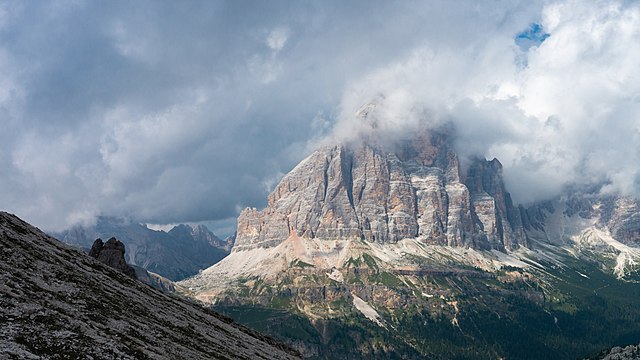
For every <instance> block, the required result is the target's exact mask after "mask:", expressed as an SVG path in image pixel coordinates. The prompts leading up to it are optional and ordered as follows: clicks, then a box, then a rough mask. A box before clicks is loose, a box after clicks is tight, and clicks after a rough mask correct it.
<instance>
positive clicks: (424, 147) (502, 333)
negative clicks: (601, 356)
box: [179, 106, 640, 359]
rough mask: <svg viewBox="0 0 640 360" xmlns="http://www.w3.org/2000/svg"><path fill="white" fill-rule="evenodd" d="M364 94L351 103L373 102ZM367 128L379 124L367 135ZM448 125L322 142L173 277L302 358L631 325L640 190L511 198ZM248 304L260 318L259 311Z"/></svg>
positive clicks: (608, 336)
mask: <svg viewBox="0 0 640 360" xmlns="http://www.w3.org/2000/svg"><path fill="white" fill-rule="evenodd" d="M374 108H375V107H371V106H370V107H365V108H363V109H364V110H366V111H362V112H361V113H360V114H359V116H361V117H362V121H365V122H369V123H370V124H371V125H372V131H374V132H375V121H373V120H375V119H373V120H372V119H370V118H369V117H370V116H371V114H372V111H374ZM374 135H375V134H374ZM454 140H455V129H452V128H451V127H449V126H442V127H436V128H430V129H425V130H424V131H422V132H416V133H413V134H409V135H407V137H406V138H404V139H401V140H399V141H395V142H390V141H384V139H380V138H378V137H376V136H370V137H369V138H365V139H360V140H354V141H350V142H345V143H339V144H334V145H329V146H324V147H322V148H320V149H318V150H316V151H315V152H314V153H312V154H311V155H310V156H308V157H307V158H306V159H304V160H303V161H302V162H301V163H300V164H298V165H297V166H296V167H295V168H294V169H293V170H292V171H291V172H290V173H289V174H287V175H286V176H284V178H283V179H282V180H281V182H280V183H279V184H278V185H277V186H276V188H275V189H274V190H273V192H272V193H271V194H270V195H269V197H268V205H267V207H266V208H265V209H263V210H260V211H259V210H256V209H245V210H244V211H243V212H242V213H241V214H240V216H239V218H238V229H237V237H236V241H235V245H234V247H233V249H232V251H231V254H230V255H229V256H227V257H226V258H225V259H223V260H222V261H221V262H219V263H217V264H215V265H214V266H212V267H210V268H208V269H206V270H204V271H202V272H201V273H199V274H198V275H195V276H194V277H192V278H189V279H186V280H184V281H181V282H179V285H181V286H182V287H184V288H185V289H188V291H189V292H190V295H192V296H194V297H195V298H197V299H199V300H201V301H204V302H207V303H210V304H211V305H212V306H213V307H214V308H216V309H219V310H220V311H223V312H225V313H226V314H228V315H230V316H233V317H234V318H236V319H237V320H238V321H242V322H245V323H246V324H250V325H251V326H254V327H255V328H257V329H260V330H263V331H266V332H269V333H271V334H273V335H274V336H278V337H280V338H281V339H283V340H285V341H288V342H289V343H290V344H291V345H292V346H296V347H297V349H299V350H300V351H301V352H302V353H303V354H304V355H305V356H308V357H311V358H321V359H325V358H330V359H340V358H359V357H365V358H381V359H382V358H405V359H419V358H425V357H426V358H441V359H455V358H459V359H469V358H486V359H495V358H502V357H504V358H527V359H535V358H538V359H565V358H577V357H580V356H586V355H588V354H589V353H594V352H595V351H598V350H599V349H603V348H607V347H611V346H612V345H614V344H621V343H633V342H636V341H637V339H638V336H640V307H638V299H639V298H640V287H639V286H638V284H637V282H638V280H640V272H639V270H640V265H639V264H640V247H638V246H640V203H639V202H638V201H637V200H635V199H631V198H627V197H620V196H614V195H606V194H600V193H599V192H598V189H573V190H571V191H569V190H568V191H567V193H566V194H565V195H563V196H561V197H558V198H557V199H554V200H552V201H546V202H541V203H536V204H529V205H528V206H518V205H516V204H514V203H513V201H512V199H511V196H510V194H509V193H508V192H507V191H506V189H505V186H504V184H503V180H502V165H501V164H500V162H499V161H498V160H497V159H493V160H490V161H488V160H485V159H479V158H475V159H465V162H464V166H462V165H461V160H460V159H459V158H458V155H457V154H456V152H455V146H454ZM257 319H259V320H257Z"/></svg>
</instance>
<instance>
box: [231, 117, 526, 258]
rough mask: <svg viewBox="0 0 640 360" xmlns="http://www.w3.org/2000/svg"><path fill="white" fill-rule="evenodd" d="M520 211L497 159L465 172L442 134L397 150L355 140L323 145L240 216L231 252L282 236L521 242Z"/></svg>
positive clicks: (490, 245)
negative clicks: (261, 205)
mask: <svg viewBox="0 0 640 360" xmlns="http://www.w3.org/2000/svg"><path fill="white" fill-rule="evenodd" d="M523 215H524V216H526V214H523V213H522V212H521V210H520V209H518V208H517V207H515V206H514V205H513V202H512V200H511V196H510V195H509V193H508V192H507V191H506V190H505V188H504V184H503V182H502V165H501V164H500V162H499V161H498V160H497V159H494V160H492V161H486V160H481V159H473V160H472V161H471V163H470V165H469V166H468V167H467V168H465V169H463V168H462V167H461V165H460V160H459V159H458V157H457V155H456V153H455V152H454V149H453V143H452V140H451V136H450V134H449V131H448V130H447V129H446V128H444V129H439V130H431V131H425V132H424V133H423V134H421V135H420V136H417V137H415V138H413V139H411V140H409V141H406V142H404V143H402V144H401V145H398V146H382V145H379V144H371V143H364V142H360V143H357V144H349V145H336V146H331V147H325V148H322V149H320V150H318V151H316V152H314V153H313V154H312V155H311V156H309V157H308V158H306V159H305V160H303V161H302V162H301V163H300V164H299V165H298V166H296V167H295V168H294V169H293V170H292V171H291V172H290V173H289V174H287V175H286V176H285V177H284V178H283V179H282V181H281V182H280V184H279V185H278V186H277V187H276V188H275V190H274V191H273V192H272V193H271V194H270V195H269V201H268V206H267V208H266V209H264V210H262V211H257V210H256V209H246V210H244V211H243V212H242V214H240V217H239V218H238V233H237V237H236V246H235V247H234V251H238V250H243V249H250V248H255V247H273V246H277V245H278V244H280V243H281V242H282V241H283V240H284V239H286V238H288V237H289V236H297V237H301V238H305V239H319V240H338V239H340V240H344V239H356V240H360V239H362V240H364V241H367V242H376V243H381V244H384V243H396V242H398V241H399V240H402V239H409V238H418V239H420V240H421V241H422V242H424V243H425V244H433V245H446V246H456V247H467V248H474V249H497V250H501V251H504V249H515V248H518V247H519V246H521V245H524V246H526V245H527V237H526V234H525V232H524V229H523V220H522V216H523Z"/></svg>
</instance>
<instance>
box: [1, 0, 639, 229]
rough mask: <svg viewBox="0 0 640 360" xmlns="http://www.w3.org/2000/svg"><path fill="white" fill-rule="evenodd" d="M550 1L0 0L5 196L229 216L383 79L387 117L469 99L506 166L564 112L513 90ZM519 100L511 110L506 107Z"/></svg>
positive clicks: (78, 207)
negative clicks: (532, 125)
mask: <svg viewBox="0 0 640 360" xmlns="http://www.w3.org/2000/svg"><path fill="white" fill-rule="evenodd" d="M568 6H569V5H568ZM542 7H543V6H542V4H539V3H530V2H517V1H502V2H499V3H492V4H487V5H484V4H481V3H477V2H472V1H469V2H464V1H463V2H455V3H454V2H447V1H433V2H424V1H415V2H414V1H398V2H388V1H357V2H355V1H354V2H343V1H304V2H302V1H277V2H272V1H270V2H266V1H198V2H196V1H173V2H171V1H162V2H159V1H148V2H146V1H135V2H118V1H110V2H85V1H50V2H44V1H42V2H6V3H0V119H1V121H2V127H3V129H4V131H3V132H2V133H0V141H1V145H0V166H2V168H3V169H5V171H3V173H2V174H1V175H0V204H2V208H4V209H7V210H10V211H14V212H16V213H18V214H19V215H21V216H24V217H25V218H26V219H28V220H29V221H32V222H34V223H35V224H36V225H39V226H42V227H44V228H46V229H51V230H56V229H60V228H63V227H66V226H68V225H70V224H73V223H77V222H83V221H91V220H92V219H93V218H94V216H95V215H98V214H104V215H115V216H128V217H131V218H133V219H135V220H138V221H144V222H151V223H156V224H163V223H175V222H182V221H192V222H195V221H213V222H216V221H219V222H223V223H225V224H226V222H225V221H227V220H225V219H228V218H232V217H234V216H235V215H236V214H237V213H238V211H239V210H240V209H241V208H243V207H245V206H256V207H261V206H264V205H265V199H266V194H267V192H268V190H269V189H270V188H271V187H272V186H273V185H274V184H275V183H276V182H277V181H278V180H279V178H280V176H281V175H282V173H284V172H287V171H288V170H289V169H290V168H292V167H293V166H294V165H295V163H297V162H298V161H299V160H300V159H302V158H303V157H304V156H305V155H306V154H307V153H308V151H309V150H310V147H312V145H309V144H313V143H316V142H317V141H319V140H320V139H322V138H324V137H325V136H327V134H332V136H336V134H341V133H342V134H341V135H344V134H343V133H344V132H345V131H346V132H349V133H350V132H353V131H355V130H354V129H353V127H351V126H350V125H349V115H348V114H352V113H353V111H354V108H355V109H357V107H359V106H360V105H362V104H363V103H365V102H367V101H369V100H370V99H371V98H373V97H375V96H378V95H380V94H384V95H386V96H387V99H389V100H388V102H387V104H386V105H388V106H387V107H386V108H387V111H386V112H385V114H386V116H388V118H389V119H391V120H392V121H391V122H390V124H391V126H396V127H401V128H411V123H412V121H414V120H415V119H414V118H415V116H414V115H415V114H414V113H413V112H412V111H408V109H416V104H417V103H419V104H421V105H425V104H426V103H429V108H430V113H431V114H440V113H442V114H443V117H453V118H458V119H468V118H470V116H469V114H478V115H479V116H477V117H476V118H481V119H485V120H486V121H487V123H488V124H492V125H491V126H492V127H490V129H494V130H495V129H502V130H501V131H502V132H504V133H505V136H506V137H507V139H504V138H500V137H497V136H496V132H495V131H490V130H483V129H485V128H484V127H482V126H480V125H477V123H476V125H474V126H471V122H469V124H470V126H469V127H468V128H469V129H471V128H476V129H478V133H479V134H480V135H482V134H484V135H482V136H480V137H479V138H478V139H476V140H474V141H469V144H473V150H474V151H476V150H477V151H479V152H481V153H482V154H485V155H491V154H494V153H497V154H502V155H505V156H506V157H507V158H508V161H507V162H510V163H512V164H514V165H513V166H511V167H509V164H508V163H507V164H505V171H506V172H508V169H509V168H512V169H515V170H518V169H521V167H522V166H524V164H525V161H524V159H529V160H530V164H537V161H539V160H540V157H539V156H538V157H536V156H534V155H535V154H531V153H527V154H524V155H522V154H520V155H517V151H516V150H513V146H515V145H514V144H516V143H517V141H520V140H519V139H521V138H522V136H523V133H526V130H523V127H526V126H525V125H523V124H526V123H527V121H530V119H531V116H534V117H535V116H538V115H539V116H545V119H546V117H549V116H550V115H549V114H555V113H558V112H557V111H556V112H553V111H551V110H553V109H551V110H549V111H546V112H544V114H542V113H541V114H533V115H532V114H529V113H527V112H526V111H522V109H523V108H527V109H530V108H535V106H534V105H533V103H532V101H534V100H536V98H535V97H533V96H529V97H525V98H524V99H520V101H518V100H517V99H514V98H513V96H512V95H513V94H512V92H510V91H511V90H513V88H515V89H518V91H520V93H526V92H527V91H529V92H531V93H534V92H535V86H534V85H536V84H535V83H534V82H528V83H527V84H526V85H527V86H528V87H523V86H522V84H519V83H518V81H519V80H518V78H517V77H514V76H513V74H511V73H508V71H510V70H511V69H512V67H513V66H515V65H514V64H515V63H516V62H515V60H514V59H517V56H516V55H518V54H515V53H514V51H516V49H517V46H516V45H515V43H514V37H515V36H516V35H517V34H518V33H521V32H522V31H524V30H526V29H527V27H528V26H529V25H530V24H537V23H540V24H542V25H543V26H544V30H545V31H549V32H550V33H551V37H549V39H547V40H546V41H545V42H544V43H542V45H540V44H538V45H540V46H539V48H540V49H543V48H544V47H546V46H549V47H550V48H552V46H553V42H552V41H559V40H554V38H556V39H560V40H561V39H563V37H562V36H556V34H554V31H553V29H556V31H557V32H559V33H562V31H560V30H563V28H562V27H558V25H557V24H554V23H553V21H554V20H553V19H554V17H553V16H551V15H553V14H551V10H549V9H548V8H549V7H547V8H545V9H546V10H545V11H547V13H546V14H547V15H545V16H546V20H545V21H542V20H541V17H543V15H544V12H541V11H542ZM569 7H570V6H569ZM552 10H553V9H552ZM585 11H586V10H585ZM559 13H562V11H559ZM587 13H588V11H587ZM549 14H551V15H549ZM576 16H577V17H579V16H583V17H584V16H586V15H585V14H578V15H576ZM543 20H544V19H543ZM570 21H571V19H569V22H570ZM558 29H559V30H558ZM564 30H567V29H564ZM564 30H563V31H564ZM567 31H570V29H569V30H567ZM548 43H551V44H552V45H548ZM505 44H506V45H505ZM536 49H537V48H536V47H532V50H529V55H526V54H525V55H522V54H520V55H518V56H528V59H527V62H528V64H529V66H530V67H531V69H532V70H531V72H530V73H529V74H530V75H531V76H534V75H535V73H534V72H535V71H545V68H544V66H542V65H540V64H543V63H544V59H545V57H544V56H542V55H540V54H541V53H542V50H541V51H538V50H536ZM516 70H517V69H516ZM495 74H497V75H495ZM496 79H497V80H496ZM398 84H402V86H398ZM495 84H498V85H499V86H502V87H501V88H500V91H498V90H496V89H494V90H495V91H494V93H501V94H503V95H504V94H506V95H504V96H503V98H501V99H500V101H498V102H496V101H493V100H492V101H489V100H487V99H484V100H483V94H486V89H487V87H491V86H494V85H495ZM510 89H511V90H510ZM492 91H493V90H492ZM501 91H502V92H501ZM438 94H439V95H438ZM509 96H512V97H511V98H510V97H509ZM418 98H419V99H418ZM444 98H447V99H449V100H451V99H456V102H455V103H449V102H447V101H444V100H442V99H444ZM485 98H486V97H485ZM418 100H419V101H418ZM494 100H495V99H494ZM522 104H525V105H526V106H525V105H522ZM527 104H528V105H527ZM621 111H622V110H621ZM629 111H630V112H631V113H632V114H635V112H634V111H635V110H633V109H631V110H629ZM494 114H495V116H494ZM512 116H513V118H515V119H517V121H518V123H516V124H510V123H509V122H508V121H507V120H506V119H507V118H509V117H512ZM558 119H560V120H559V122H560V124H561V125H562V126H565V129H570V127H567V125H566V121H567V120H566V119H565V118H562V117H558ZM460 121H466V120H460ZM507 125H508V126H507ZM622 128H624V126H622ZM540 129H549V128H548V127H547V128H545V127H544V126H540ZM546 131H547V132H549V133H551V130H546ZM541 134H542V133H541ZM544 134H547V133H544ZM544 134H542V135H540V136H543V135H544ZM467 135H470V134H467ZM485 135H486V136H485ZM545 136H546V135H545ZM552 138H553V137H549V138H545V139H552ZM549 141H551V140H549ZM578 143H579V144H582V143H580V142H578ZM509 146H511V147H509ZM505 148H507V149H509V151H507V150H504V149H505ZM496 149H497V150H496ZM575 149H576V147H571V148H570V149H568V150H569V151H574V150H575ZM560 150H561V149H558V151H557V152H558V153H561V152H562V151H560ZM462 151H468V152H471V149H470V148H469V149H462ZM525 155H526V156H525ZM518 156H519V157H518ZM518 159H520V161H519V160H518ZM593 161H599V160H598V159H593ZM504 162H505V161H503V163H504ZM554 164H555V163H554ZM554 166H555V165H554ZM558 166H559V165H558ZM543 173H544V172H543ZM509 174H517V176H515V175H514V176H512V175H509V176H511V178H517V177H518V176H526V175H527V173H526V171H520V170H518V171H513V172H511V173H509ZM568 177H571V176H570V174H563V179H564V178H568ZM559 183H562V181H559ZM554 184H555V183H554ZM515 188H517V186H515ZM227 222H228V221H227Z"/></svg>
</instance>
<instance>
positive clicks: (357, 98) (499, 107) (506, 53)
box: [335, 1, 640, 202]
mask: <svg viewBox="0 0 640 360" xmlns="http://www.w3.org/2000/svg"><path fill="white" fill-rule="evenodd" d="M542 25H543V27H544V30H545V31H547V32H548V33H550V37H549V38H548V39H547V40H546V41H544V42H543V43H542V44H541V45H540V46H539V47H532V48H531V49H530V51H529V53H528V54H525V56H527V57H528V65H527V66H526V67H524V68H522V67H520V66H519V65H518V59H519V58H521V57H522V56H523V55H522V54H519V51H521V50H519V49H518V48H517V47H516V46H515V45H514V42H513V36H514V34H512V33H504V32H501V31H496V32H495V33H484V34H483V33H481V34H478V36H477V37H476V38H475V39H474V41H472V42H470V44H469V45H468V46H467V47H464V48H460V49H450V50H444V51H443V50H439V51H434V50H432V48H433V45H432V44H426V45H424V46H422V47H421V48H420V49H418V50H415V51H414V52H413V53H412V54H411V55H410V56H409V57H408V58H407V59H404V60H401V61H399V62H396V63H394V64H391V65H389V66H386V67H384V68H382V69H380V70H376V71H374V72H372V73H371V74H370V75H368V76H366V77H364V78H363V79H360V80H359V81H358V82H356V83H355V84H354V85H353V86H352V87H351V88H349V89H348V90H347V91H346V92H345V94H344V96H343V100H342V106H343V112H342V115H341V121H340V122H339V123H338V124H337V126H336V131H335V133H336V134H337V136H344V135H345V134H346V135H347V136H353V134H357V133H358V132H359V131H363V130H362V127H361V126H360V125H359V124H358V120H357V119H355V118H354V116H353V113H354V112H355V110H356V109H357V107H358V106H359V104H362V103H365V102H367V101H368V100H369V99H376V98H377V99H378V100H377V102H378V103H379V104H378V106H377V109H376V114H375V116H376V118H377V121H378V128H379V129H381V130H382V131H383V132H384V133H385V134H391V135H392V134H393V133H394V132H396V133H397V132H406V131H414V130H415V129H416V128H417V127H419V126H422V122H425V121H426V122H429V123H436V124H437V123H439V122H442V121H449V120H453V122H454V123H455V124H456V125H457V128H458V131H459V135H460V138H459V141H458V144H459V148H460V151H461V152H462V154H463V155H473V154H480V155H484V156H486V157H489V158H492V157H494V156H495V157H498V158H499V159H500V160H501V161H502V163H503V165H504V167H505V175H506V180H507V183H508V185H509V187H510V189H511V190H512V191H513V192H514V195H515V197H516V199H517V200H520V201H523V202H526V201H532V200H536V199H540V198H547V197H551V196H554V195H556V194H558V193H559V191H560V190H561V189H562V188H563V187H564V186H565V185H567V184H572V183H578V184H582V183H593V182H602V181H609V182H611V184H610V185H609V186H608V187H607V189H608V190H609V191H619V192H622V193H625V194H636V195H637V194H638V193H640V189H639V188H638V180H637V179H638V178H640V173H639V170H640V165H639V164H640V163H639V162H638V160H640V159H638V157H639V155H640V151H639V150H640V148H639V145H637V144H639V143H638V141H637V139H638V138H639V137H640V136H639V135H638V134H639V133H638V131H639V128H640V102H639V101H638V94H640V71H638V59H640V4H638V3H628V2H625V3H623V2H618V1H611V2H582V1H562V2H557V3H549V4H547V5H546V6H545V7H544V9H543V12H542ZM523 27H524V26H523ZM380 95H382V96H380ZM380 99H382V100H380Z"/></svg>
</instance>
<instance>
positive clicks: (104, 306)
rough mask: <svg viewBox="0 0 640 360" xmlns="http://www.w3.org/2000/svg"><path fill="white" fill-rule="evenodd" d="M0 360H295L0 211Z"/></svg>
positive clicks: (110, 250) (108, 249) (108, 248)
mask: <svg viewBox="0 0 640 360" xmlns="http://www.w3.org/2000/svg"><path fill="white" fill-rule="evenodd" d="M120 244H121V243H120ZM120 244H119V243H118V242H116V241H111V240H109V241H107V242H106V243H105V244H103V246H100V242H96V246H95V247H94V250H97V251H94V252H93V253H94V255H96V254H95V252H97V258H98V259H104V258H105V257H106V258H111V259H114V258H117V259H118V261H119V260H120V259H121V255H122V253H121V250H122V249H121V246H120ZM100 247H101V249H98V248H100ZM0 358H2V359H258V358H259V359H293V358H296V354H295V353H293V352H291V350H288V348H286V347H284V346H282V345H280V344H279V343H277V342H275V341H273V340H271V339H270V338H268V337H265V336H263V335H260V334H258V333H256V332H254V331H252V330H249V329H247V328H244V327H242V326H239V325H236V324H234V323H233V322H232V321H231V319H229V318H225V317H223V316H221V315H219V314H217V313H214V312H212V311H209V310H206V309H204V308H202V307H200V306H199V305H197V304H195V303H192V302H189V301H185V300H183V299H180V298H177V297H171V296H168V295H165V294H163V293H161V292H159V291H157V290H155V289H153V288H151V287H149V286H147V285H144V284H142V283H141V282H138V281H137V280H134V279H132V278H131V277H130V276H127V275H125V274H123V273H121V272H120V271H117V270H115V269H112V268H111V267H109V266H107V265H105V264H103V263H102V262H100V261H98V260H97V259H94V258H92V257H90V256H87V254H85V253H82V252H80V251H78V250H75V249H73V248H71V247H69V246H66V245H64V244H62V243H60V242H59V241H57V240H55V239H54V238H52V237H49V236H47V235H46V234H44V233H43V232H41V231H40V230H38V229H36V228H34V227H32V226H30V225H29V224H27V223H25V222H24V221H22V220H20V219H19V218H17V217H16V216H14V215H11V214H7V213H4V212H0Z"/></svg>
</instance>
